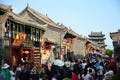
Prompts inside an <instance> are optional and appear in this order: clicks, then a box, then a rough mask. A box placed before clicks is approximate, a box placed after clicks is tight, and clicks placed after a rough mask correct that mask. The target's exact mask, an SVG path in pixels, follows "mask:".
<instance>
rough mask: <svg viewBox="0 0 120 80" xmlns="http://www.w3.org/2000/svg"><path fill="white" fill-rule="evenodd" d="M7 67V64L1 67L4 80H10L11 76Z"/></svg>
mask: <svg viewBox="0 0 120 80" xmlns="http://www.w3.org/2000/svg"><path fill="white" fill-rule="evenodd" d="M8 68H9V65H8V64H7V63H4V65H3V66H2V69H3V73H4V74H5V80H10V78H11V75H10V70H9V69H8Z"/></svg>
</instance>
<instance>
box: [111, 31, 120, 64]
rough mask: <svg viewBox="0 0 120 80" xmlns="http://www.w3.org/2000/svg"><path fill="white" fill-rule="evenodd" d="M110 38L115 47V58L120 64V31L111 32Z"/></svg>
mask: <svg viewBox="0 0 120 80" xmlns="http://www.w3.org/2000/svg"><path fill="white" fill-rule="evenodd" d="M110 38H111V39H112V43H113V47H114V58H115V60H116V61H117V62H120V29H118V31H117V32H111V33H110Z"/></svg>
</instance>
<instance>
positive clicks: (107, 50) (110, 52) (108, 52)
mask: <svg viewBox="0 0 120 80" xmlns="http://www.w3.org/2000/svg"><path fill="white" fill-rule="evenodd" d="M112 54H113V50H110V49H105V55H108V56H109V57H112Z"/></svg>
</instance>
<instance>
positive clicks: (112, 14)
mask: <svg viewBox="0 0 120 80" xmlns="http://www.w3.org/2000/svg"><path fill="white" fill-rule="evenodd" d="M0 3H2V4H6V5H11V6H12V9H13V11H14V12H15V13H20V12H21V11H22V10H23V9H24V8H25V7H26V6H27V4H29V6H30V7H31V8H33V9H34V10H36V11H38V12H40V13H42V14H43V15H46V14H47V16H48V17H49V18H50V19H52V20H53V21H54V22H56V23H60V24H61V23H62V24H64V25H65V26H67V27H70V28H71V29H72V30H74V31H75V32H76V33H78V34H80V35H82V36H86V37H88V35H89V34H91V32H102V33H103V34H105V38H106V40H105V44H106V45H107V47H106V48H109V49H113V45H112V40H111V38H110V33H112V32H117V31H118V29H120V1H119V0H0Z"/></svg>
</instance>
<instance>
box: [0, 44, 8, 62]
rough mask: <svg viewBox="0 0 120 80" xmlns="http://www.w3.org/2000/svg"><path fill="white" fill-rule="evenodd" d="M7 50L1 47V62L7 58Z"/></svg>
mask: <svg viewBox="0 0 120 80" xmlns="http://www.w3.org/2000/svg"><path fill="white" fill-rule="evenodd" d="M7 53H8V52H7V49H6V48H2V47H1V46H0V62H1V60H2V59H5V58H6V57H7Z"/></svg>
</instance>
